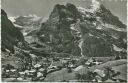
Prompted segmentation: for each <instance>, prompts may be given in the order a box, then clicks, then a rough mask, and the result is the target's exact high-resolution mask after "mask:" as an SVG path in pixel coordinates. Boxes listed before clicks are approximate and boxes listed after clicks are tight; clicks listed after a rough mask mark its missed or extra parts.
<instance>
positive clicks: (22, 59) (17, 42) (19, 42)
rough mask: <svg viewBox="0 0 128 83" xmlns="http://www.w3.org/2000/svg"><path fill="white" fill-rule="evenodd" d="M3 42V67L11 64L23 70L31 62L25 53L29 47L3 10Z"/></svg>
mask: <svg viewBox="0 0 128 83" xmlns="http://www.w3.org/2000/svg"><path fill="white" fill-rule="evenodd" d="M1 41H2V42H1V53H2V65H6V64H11V65H13V66H14V67H16V68H21V67H24V65H25V64H28V63H29V62H30V59H31V58H30V56H29V54H27V53H26V52H25V50H28V47H29V46H28V45H27V42H26V41H25V40H24V36H23V34H22V33H21V32H20V30H19V29H18V28H16V27H15V26H14V25H13V23H12V22H11V21H10V20H9V19H8V17H7V14H6V12H5V11H4V10H3V9H2V10H1ZM26 61H28V62H26ZM26 66H27V65H26Z"/></svg>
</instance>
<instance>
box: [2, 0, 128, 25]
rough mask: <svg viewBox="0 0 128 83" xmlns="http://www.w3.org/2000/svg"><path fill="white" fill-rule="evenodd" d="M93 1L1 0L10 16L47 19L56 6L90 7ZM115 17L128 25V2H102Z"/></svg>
mask: <svg viewBox="0 0 128 83" xmlns="http://www.w3.org/2000/svg"><path fill="white" fill-rule="evenodd" d="M90 1H91V0H1V2H2V9H4V10H5V11H6V12H7V14H8V16H19V15H29V14H36V15H37V16H41V17H46V16H48V15H49V13H50V12H51V11H52V10H53V7H54V5H55V4H58V3H59V4H65V3H67V2H69V3H73V4H75V5H76V6H82V7H85V8H86V7H88V6H89V5H90V4H91V3H90ZM101 3H102V4H104V6H105V7H106V8H108V9H109V10H110V11H111V12H112V13H113V14H114V15H115V16H118V17H119V19H120V20H121V21H122V22H123V23H125V24H127V0H101Z"/></svg>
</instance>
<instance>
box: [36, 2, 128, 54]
mask: <svg viewBox="0 0 128 83" xmlns="http://www.w3.org/2000/svg"><path fill="white" fill-rule="evenodd" d="M125 30H126V25H124V24H123V23H122V22H121V21H119V19H118V18H117V17H116V16H114V15H113V14H112V13H111V12H110V11H109V10H108V9H106V8H105V7H104V6H103V5H102V4H98V5H97V9H95V10H94V7H91V8H90V9H85V8H81V7H76V6H75V5H73V4H70V3H68V4H67V5H59V4H57V5H56V6H55V7H54V10H53V11H52V12H51V15H50V16H49V19H48V20H47V22H45V23H42V26H41V28H40V30H39V32H38V34H37V35H38V38H39V40H40V41H41V42H46V43H47V44H48V45H49V46H50V47H51V50H52V51H54V52H59V53H61V52H62V53H69V54H72V55H74V56H75V55H76V56H81V55H83V56H113V55H123V56H126V47H127V46H126V34H127V33H126V31H125ZM119 49H120V50H119Z"/></svg>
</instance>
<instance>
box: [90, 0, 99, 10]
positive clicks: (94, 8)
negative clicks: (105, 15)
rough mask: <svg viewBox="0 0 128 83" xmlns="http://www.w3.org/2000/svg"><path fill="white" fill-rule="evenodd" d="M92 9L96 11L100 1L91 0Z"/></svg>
mask: <svg viewBox="0 0 128 83" xmlns="http://www.w3.org/2000/svg"><path fill="white" fill-rule="evenodd" d="M91 7H92V8H91V9H92V11H93V12H94V11H97V10H98V9H99V8H100V2H99V1H97V0H92V5H91Z"/></svg>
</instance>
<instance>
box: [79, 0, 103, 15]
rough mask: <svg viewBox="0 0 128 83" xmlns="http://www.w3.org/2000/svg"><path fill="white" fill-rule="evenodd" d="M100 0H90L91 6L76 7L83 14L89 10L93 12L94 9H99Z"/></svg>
mask: <svg viewBox="0 0 128 83" xmlns="http://www.w3.org/2000/svg"><path fill="white" fill-rule="evenodd" d="M100 5H101V4H100V2H99V1H97V0H92V4H91V5H90V6H91V8H88V9H87V8H83V7H80V6H78V7H77V9H78V11H79V12H81V13H83V14H85V12H90V13H94V12H95V11H97V10H99V9H100Z"/></svg>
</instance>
